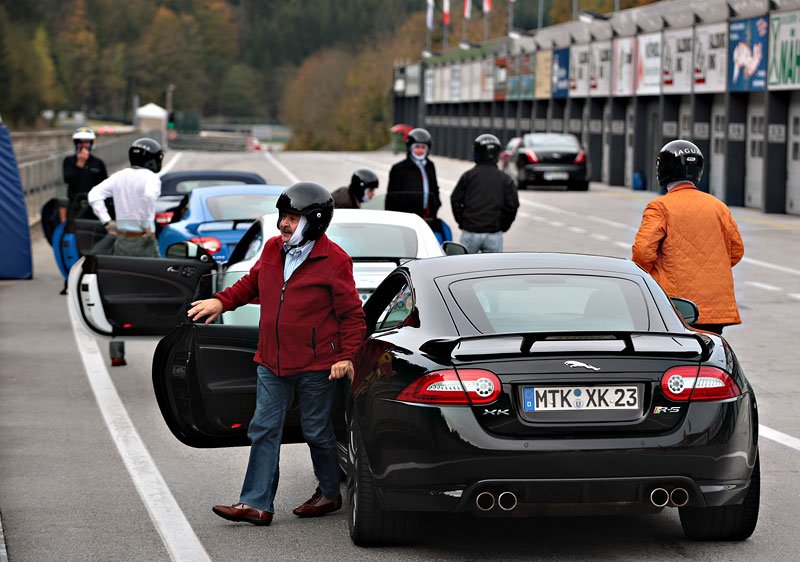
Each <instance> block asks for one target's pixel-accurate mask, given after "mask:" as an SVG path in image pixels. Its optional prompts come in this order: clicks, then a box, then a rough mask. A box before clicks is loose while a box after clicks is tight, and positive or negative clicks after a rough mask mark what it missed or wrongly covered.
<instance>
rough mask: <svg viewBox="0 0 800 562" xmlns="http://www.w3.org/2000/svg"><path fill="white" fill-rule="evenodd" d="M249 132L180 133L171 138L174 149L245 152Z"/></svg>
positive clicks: (170, 143)
mask: <svg viewBox="0 0 800 562" xmlns="http://www.w3.org/2000/svg"><path fill="white" fill-rule="evenodd" d="M247 138H248V135H247V134H239V133H224V134H220V133H217V134H214V135H203V134H199V135H189V134H179V135H177V136H176V137H175V138H174V139H173V138H171V139H170V140H169V147H170V148H171V149H172V150H201V151H210V152H244V151H246V150H247Z"/></svg>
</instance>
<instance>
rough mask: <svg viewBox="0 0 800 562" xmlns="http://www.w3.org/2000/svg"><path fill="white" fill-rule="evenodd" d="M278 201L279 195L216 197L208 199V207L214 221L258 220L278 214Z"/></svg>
mask: <svg viewBox="0 0 800 562" xmlns="http://www.w3.org/2000/svg"><path fill="white" fill-rule="evenodd" d="M277 201H278V195H261V194H246V195H244V194H240V195H216V196H214V197H208V198H207V199H206V206H207V207H208V212H209V214H210V215H211V217H212V218H213V219H214V220H235V219H257V218H260V217H262V216H263V215H266V214H267V213H277V212H278V209H276V208H275V203H276V202H277Z"/></svg>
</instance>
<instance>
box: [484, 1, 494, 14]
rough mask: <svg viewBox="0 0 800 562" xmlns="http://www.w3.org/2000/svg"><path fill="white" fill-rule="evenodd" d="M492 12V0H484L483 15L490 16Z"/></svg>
mask: <svg viewBox="0 0 800 562" xmlns="http://www.w3.org/2000/svg"><path fill="white" fill-rule="evenodd" d="M491 11H492V0H483V13H484V14H488V13H489V12H491Z"/></svg>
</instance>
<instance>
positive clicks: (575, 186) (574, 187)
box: [567, 181, 589, 191]
mask: <svg viewBox="0 0 800 562" xmlns="http://www.w3.org/2000/svg"><path fill="white" fill-rule="evenodd" d="M567 191H589V182H588V181H579V182H575V183H571V184H569V185H568V186H567Z"/></svg>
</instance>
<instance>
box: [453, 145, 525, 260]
mask: <svg viewBox="0 0 800 562" xmlns="http://www.w3.org/2000/svg"><path fill="white" fill-rule="evenodd" d="M474 149H475V150H474V154H475V166H474V167H473V168H471V169H469V170H467V171H466V172H464V174H463V175H462V176H461V178H459V180H458V183H457V184H456V187H455V189H454V190H453V194H452V195H451V196H450V203H451V205H452V206H453V216H454V217H455V219H456V222H457V223H458V226H459V227H460V228H461V244H463V245H464V246H465V247H466V248H467V250H468V251H469V253H471V254H477V253H478V252H502V251H503V233H504V232H506V231H508V229H509V228H511V223H513V222H514V219H515V218H516V216H517V208H518V207H519V198H518V196H517V186H516V185H514V180H512V179H511V176H509V175H508V174H506V173H505V172H502V171H500V170H499V169H498V168H497V159H498V157H499V155H500V149H501V147H500V141H499V140H498V139H497V137H496V136H494V135H489V134H484V135H480V136H479V137H478V138H476V139H475V142H474Z"/></svg>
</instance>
